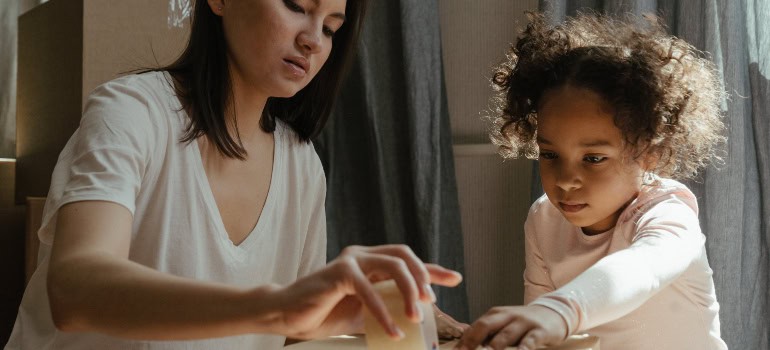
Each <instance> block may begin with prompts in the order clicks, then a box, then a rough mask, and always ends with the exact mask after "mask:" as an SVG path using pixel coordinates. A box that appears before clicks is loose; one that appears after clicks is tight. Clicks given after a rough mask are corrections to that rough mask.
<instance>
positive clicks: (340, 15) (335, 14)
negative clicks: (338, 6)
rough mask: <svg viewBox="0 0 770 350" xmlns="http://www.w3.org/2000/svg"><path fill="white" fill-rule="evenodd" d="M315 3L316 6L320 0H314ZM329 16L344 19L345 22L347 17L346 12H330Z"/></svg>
mask: <svg viewBox="0 0 770 350" xmlns="http://www.w3.org/2000/svg"><path fill="white" fill-rule="evenodd" d="M313 3H314V4H315V5H316V6H319V0H313ZM329 16H331V17H334V18H337V19H339V20H342V21H343V22H345V19H346V18H347V17H345V14H344V13H342V12H335V13H332V14H330V15H329Z"/></svg>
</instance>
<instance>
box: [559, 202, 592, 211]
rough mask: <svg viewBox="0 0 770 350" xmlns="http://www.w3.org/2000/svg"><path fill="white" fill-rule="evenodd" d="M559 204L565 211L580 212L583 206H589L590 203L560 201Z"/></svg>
mask: <svg viewBox="0 0 770 350" xmlns="http://www.w3.org/2000/svg"><path fill="white" fill-rule="evenodd" d="M559 206H560V207H561V210H563V211H565V212H567V213H576V212H579V211H581V210H583V208H585V207H587V206H588V204H585V203H582V204H577V203H571V204H567V203H564V202H559Z"/></svg>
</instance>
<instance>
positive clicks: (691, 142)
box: [490, 13, 725, 179]
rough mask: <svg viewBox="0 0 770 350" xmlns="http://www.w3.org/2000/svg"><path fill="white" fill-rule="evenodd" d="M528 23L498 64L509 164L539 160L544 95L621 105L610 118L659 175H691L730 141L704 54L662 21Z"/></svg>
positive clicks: (502, 139)
mask: <svg viewBox="0 0 770 350" xmlns="http://www.w3.org/2000/svg"><path fill="white" fill-rule="evenodd" d="M528 15H529V18H530V23H529V24H528V25H527V27H526V29H525V30H524V31H523V33H522V34H521V35H520V36H519V37H518V40H517V42H516V44H515V45H513V46H512V47H511V49H510V51H509V52H508V54H507V55H506V60H505V61H504V62H503V63H502V64H501V65H499V66H498V67H496V68H495V70H494V76H493V78H492V83H493V84H492V85H493V88H495V90H496V91H497V94H496V96H495V97H493V99H492V105H493V109H492V111H491V112H492V115H491V116H490V119H491V121H492V123H493V127H492V130H491V132H490V138H491V139H492V142H493V143H494V144H495V145H497V146H498V148H499V153H500V154H501V155H502V156H503V157H505V158H511V157H519V156H525V157H527V158H537V156H538V147H537V143H536V141H535V140H536V135H537V113H538V108H539V107H540V106H541V103H542V101H541V99H542V97H543V96H544V95H545V93H546V92H547V91H548V90H550V89H554V88H557V87H560V86H565V85H570V86H574V87H581V88H587V89H590V90H592V91H594V92H596V93H598V94H599V95H600V96H602V97H603V98H604V99H605V100H606V101H607V102H608V103H610V105H612V106H613V107H614V109H615V116H614V122H615V125H616V126H617V127H618V128H619V129H620V130H621V132H622V134H623V135H624V137H625V141H626V147H627V149H628V150H629V151H631V152H632V153H631V154H632V155H633V157H634V159H639V157H643V156H648V155H653V156H656V157H657V159H658V161H657V164H656V166H655V169H652V170H654V171H655V172H656V173H657V174H659V175H663V176H668V177H674V178H680V179H686V178H690V177H692V176H694V175H695V174H696V173H697V172H698V170H699V169H700V168H702V167H704V166H705V165H707V163H708V162H709V161H710V160H719V159H720V157H719V155H718V154H717V153H718V152H717V148H718V145H719V144H721V143H722V142H724V140H725V138H724V137H723V136H722V130H723V128H724V125H723V123H722V111H721V108H720V105H721V102H722V99H723V98H724V97H725V94H724V91H723V89H722V84H721V81H720V80H719V78H718V74H717V70H716V68H715V66H714V64H713V63H711V61H709V60H708V59H707V58H705V57H704V55H703V53H701V52H700V51H698V50H696V49H695V48H694V47H693V46H692V45H690V44H688V43H687V42H685V41H684V40H681V39H679V38H676V37H673V36H670V35H668V34H666V31H665V28H664V26H663V25H662V24H661V21H660V20H659V19H658V18H656V17H646V20H645V21H639V18H634V17H628V18H627V19H626V20H618V19H614V18H611V17H608V16H604V15H599V14H594V13H581V14H578V15H577V16H576V17H573V18H569V19H567V21H566V22H565V23H564V24H562V25H558V26H552V25H549V24H548V22H547V20H546V18H545V16H544V15H543V14H541V13H540V14H538V13H529V14H528Z"/></svg>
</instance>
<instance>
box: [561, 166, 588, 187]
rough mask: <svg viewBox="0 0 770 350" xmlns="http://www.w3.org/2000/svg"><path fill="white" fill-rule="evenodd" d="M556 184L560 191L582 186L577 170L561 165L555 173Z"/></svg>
mask: <svg viewBox="0 0 770 350" xmlns="http://www.w3.org/2000/svg"><path fill="white" fill-rule="evenodd" d="M556 186H558V187H559V188H560V189H562V191H564V192H569V191H574V190H576V189H578V188H580V187H581V186H582V180H581V179H580V174H579V172H577V171H575V170H574V169H569V167H562V168H561V169H559V170H557V173H556Z"/></svg>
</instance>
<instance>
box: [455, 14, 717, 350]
mask: <svg viewBox="0 0 770 350" xmlns="http://www.w3.org/2000/svg"><path fill="white" fill-rule="evenodd" d="M493 82H494V85H496V87H497V88H498V90H499V91H500V95H499V97H498V98H497V100H496V101H497V102H498V103H499V104H498V106H499V109H498V110H497V111H496V116H495V117H496V118H495V122H496V128H495V130H494V132H493V133H492V139H493V141H494V142H495V143H496V144H497V145H499V146H500V148H501V153H502V154H503V155H504V156H505V157H511V156H513V157H515V156H520V155H524V156H528V157H534V156H537V157H538V159H539V166H540V176H541V180H542V184H543V189H544V190H545V195H544V196H543V197H541V198H540V199H538V200H537V201H536V202H535V203H534V204H533V205H532V207H531V209H530V211H529V215H528V217H527V221H526V224H525V236H526V238H525V242H526V270H525V273H524V286H525V304H526V306H508V307H495V308H492V309H491V310H490V311H489V312H487V313H486V314H485V315H483V316H482V317H481V318H479V319H478V320H477V321H476V322H475V323H473V324H472V325H471V328H470V329H469V330H468V331H467V332H466V333H465V334H464V336H463V339H462V340H461V341H460V342H459V344H458V347H459V348H464V349H473V348H475V347H476V346H477V345H479V344H481V343H486V344H488V345H490V346H491V347H492V348H494V349H501V348H503V347H504V346H506V345H511V344H512V345H517V346H519V348H520V349H528V350H534V349H535V348H537V347H538V346H542V345H548V344H556V343H559V342H561V341H562V340H564V339H565V338H566V337H567V336H570V335H572V334H575V333H584V332H585V333H590V334H593V335H597V336H599V338H600V342H601V347H602V349H627V350H628V349H638V350H641V349H656V350H661V349H699V350H707V349H726V348H727V347H726V345H725V343H724V342H723V341H722V339H721V338H720V330H719V314H718V312H719V304H718V303H717V300H716V295H715V292H714V283H713V279H712V270H711V268H710V267H709V264H708V260H707V258H706V250H705V247H704V240H705V237H704V235H703V233H701V230H700V227H699V223H698V206H697V200H696V198H695V196H694V195H693V194H692V192H690V191H689V190H688V189H687V187H685V186H684V185H683V184H681V183H679V182H677V181H675V180H673V179H672V178H678V179H685V178H689V177H692V176H694V175H695V174H696V172H697V171H698V170H699V169H700V168H701V167H703V166H704V165H706V164H707V162H708V161H709V160H711V159H715V158H716V155H715V153H716V147H717V145H718V144H719V143H720V142H722V141H723V137H722V136H720V135H721V134H720V132H721V129H722V128H723V124H722V122H721V120H720V119H721V116H720V109H719V104H720V99H721V98H722V97H723V94H722V92H721V89H720V83H719V80H718V78H717V75H716V71H715V69H714V66H713V64H711V63H710V62H709V61H708V60H706V59H704V58H702V57H700V55H699V54H698V52H697V51H696V50H695V49H694V48H693V47H692V46H690V45H689V44H687V43H686V42H684V41H682V40H680V39H678V38H675V37H671V36H669V35H666V34H665V32H664V29H663V28H662V26H661V25H660V24H658V23H656V22H654V21H650V23H641V21H637V22H634V23H632V22H631V21H630V20H629V21H628V22H623V21H619V20H615V19H611V18H608V17H603V16H599V15H593V14H582V15H578V16H577V17H576V18H572V19H569V20H568V21H567V22H566V23H565V24H563V25H561V26H556V27H553V26H549V25H548V24H547V22H546V20H545V18H544V17H543V16H542V15H533V16H532V18H531V23H530V24H529V25H528V26H527V28H526V30H525V31H524V32H523V34H522V35H521V36H520V37H519V38H518V42H517V43H516V45H515V46H514V47H513V48H512V49H511V51H510V53H509V55H508V59H507V61H506V62H505V63H504V64H502V65H501V66H500V67H499V68H498V69H497V70H496V73H495V76H494V79H493Z"/></svg>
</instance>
